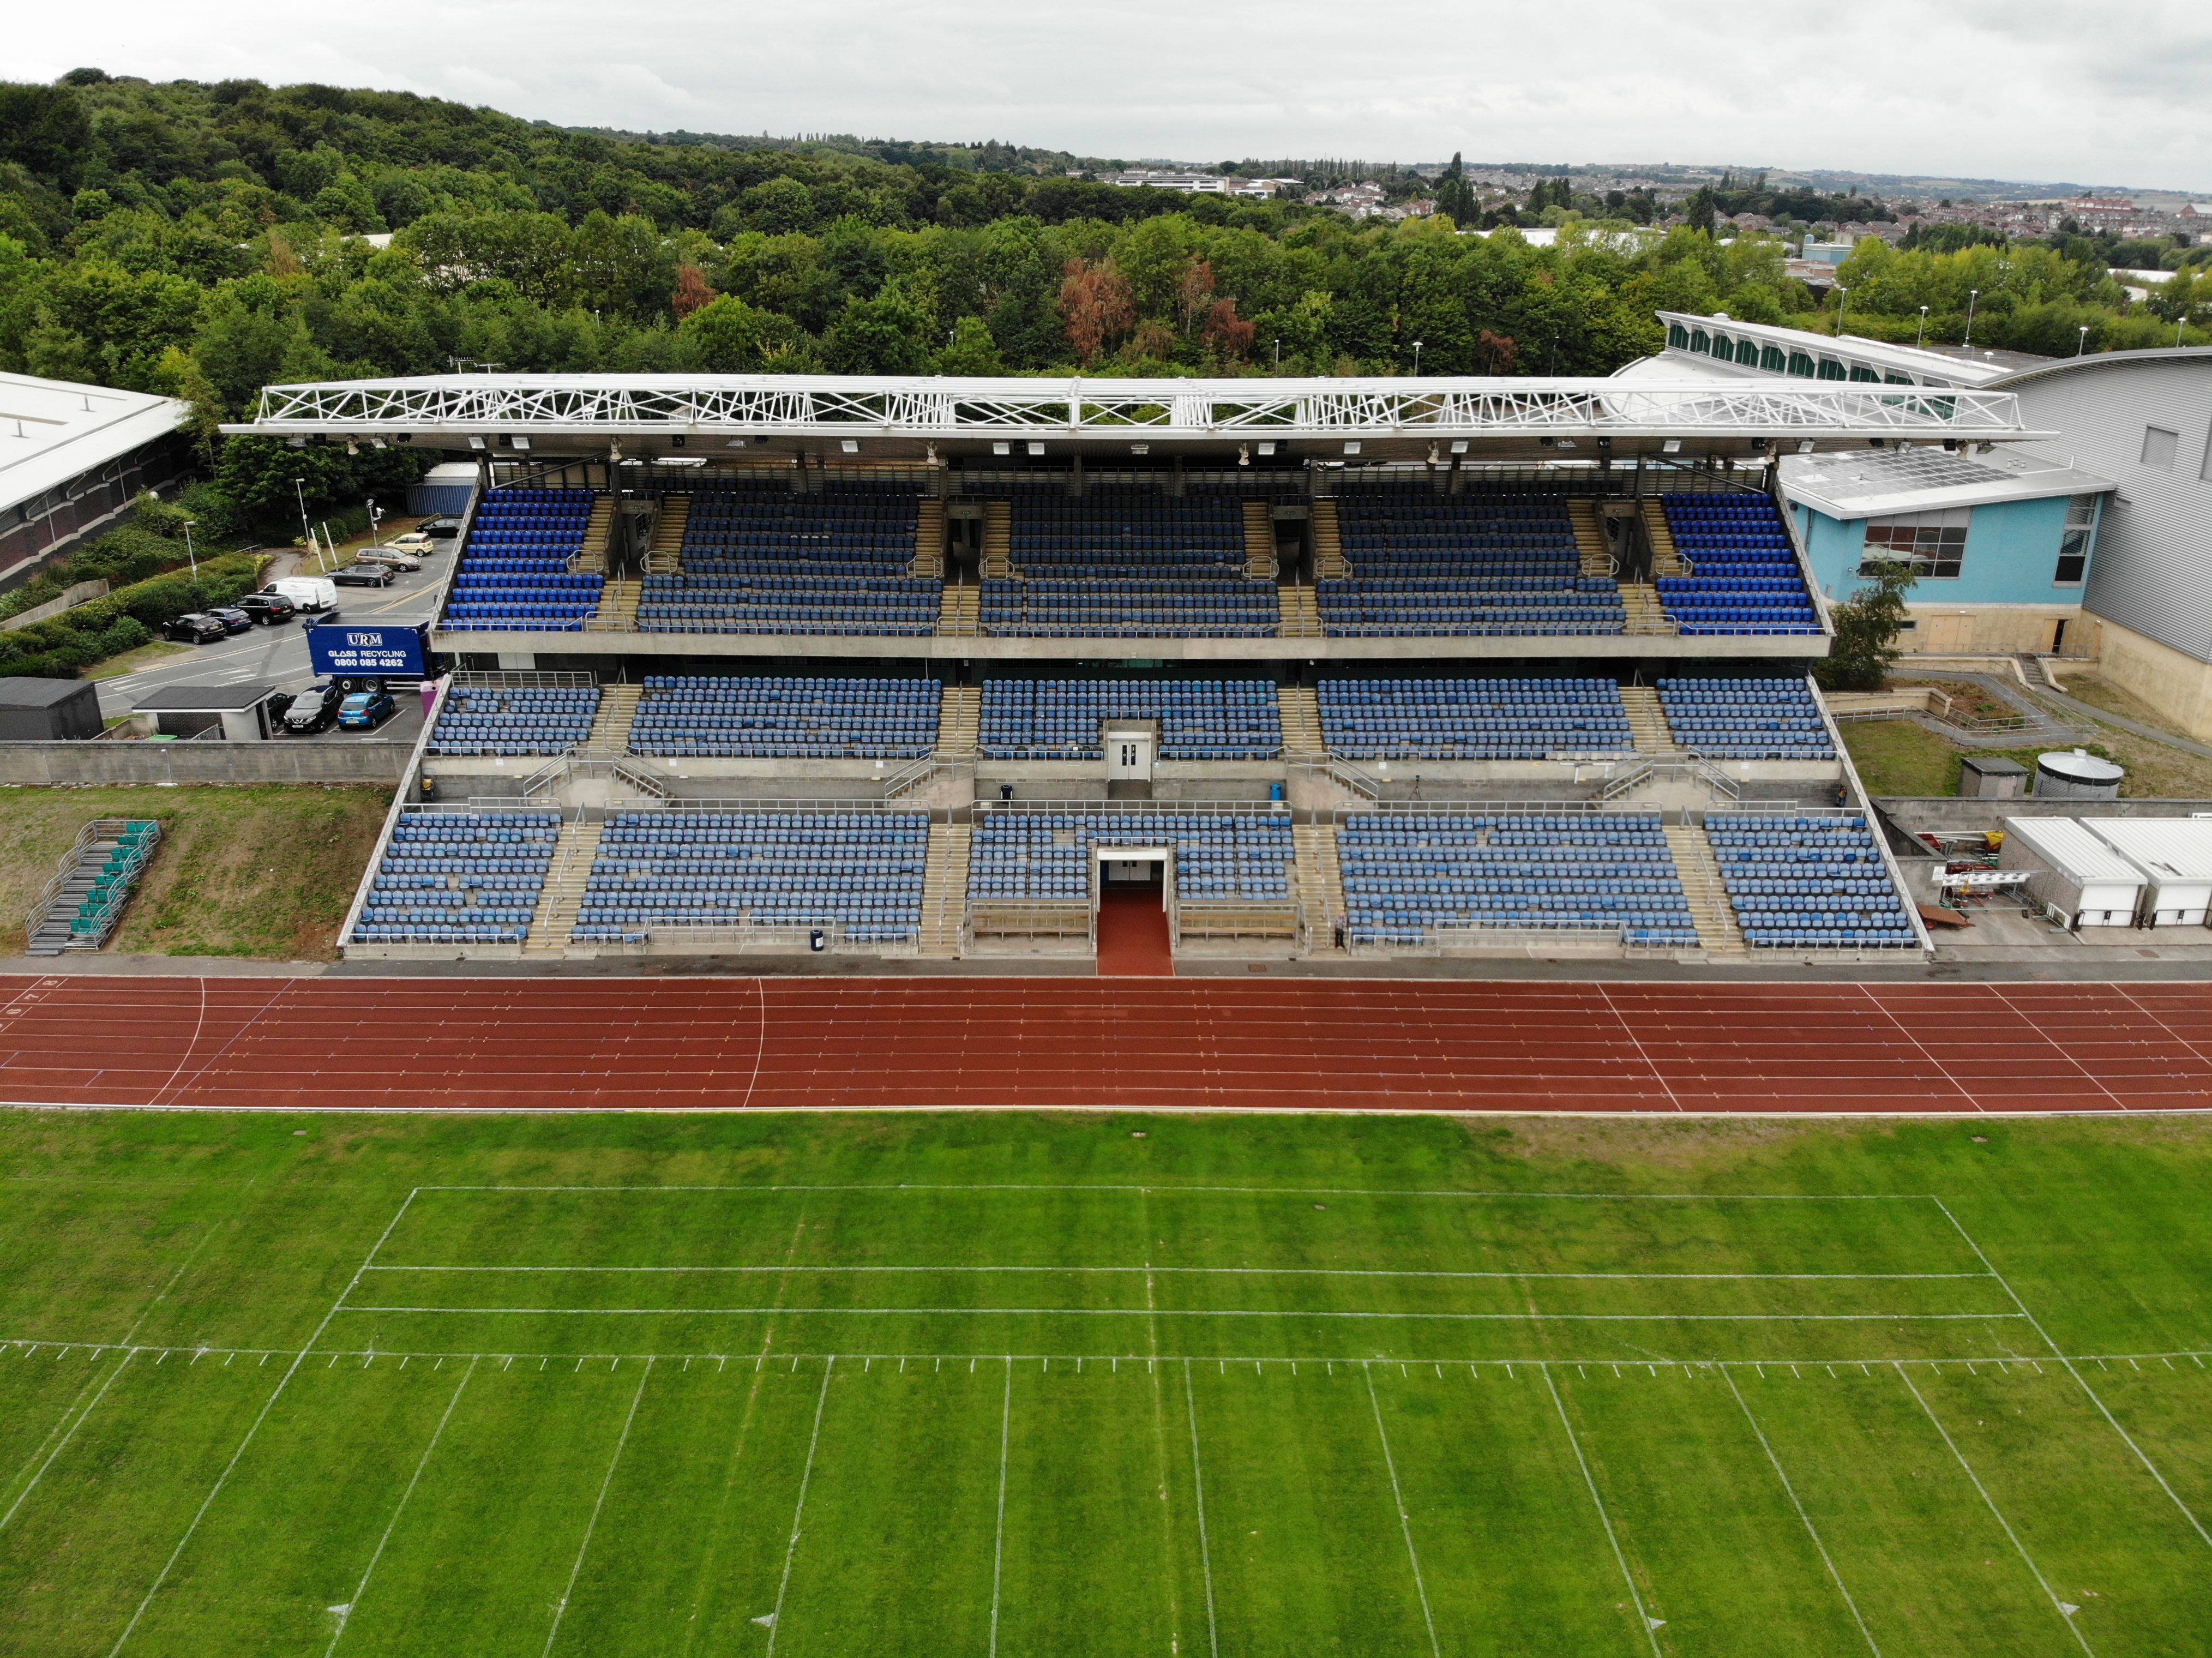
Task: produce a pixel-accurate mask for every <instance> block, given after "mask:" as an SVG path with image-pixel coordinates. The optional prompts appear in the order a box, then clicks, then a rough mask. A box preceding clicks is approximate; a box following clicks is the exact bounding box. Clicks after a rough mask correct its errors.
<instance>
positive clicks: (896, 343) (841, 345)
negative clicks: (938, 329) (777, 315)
mask: <svg viewBox="0 0 2212 1658" xmlns="http://www.w3.org/2000/svg"><path fill="white" fill-rule="evenodd" d="M927 336H928V324H927V320H926V319H924V318H923V316H922V314H921V312H920V311H919V310H917V309H916V308H915V306H914V305H913V304H912V302H910V301H908V299H907V297H906V295H904V294H903V293H902V292H901V291H900V290H899V287H898V284H897V283H896V282H893V283H891V284H890V286H888V287H886V288H884V291H883V292H882V293H880V294H878V295H876V296H875V297H874V298H873V299H871V300H848V301H846V302H845V308H844V309H843V310H842V311H841V312H840V313H838V314H837V319H836V321H835V322H833V323H831V324H830V325H829V332H828V333H827V334H826V335H824V336H823V340H822V355H823V361H824V363H825V364H826V365H827V367H829V372H830V373H831V374H927V373H928V372H929V355H930V353H929V341H928V337H927Z"/></svg>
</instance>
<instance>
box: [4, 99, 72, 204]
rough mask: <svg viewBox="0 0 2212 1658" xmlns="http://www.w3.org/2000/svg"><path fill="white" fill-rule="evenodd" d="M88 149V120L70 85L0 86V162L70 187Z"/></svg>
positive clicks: (67, 187) (67, 188)
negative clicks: (8, 163) (11, 162)
mask: <svg viewBox="0 0 2212 1658" xmlns="http://www.w3.org/2000/svg"><path fill="white" fill-rule="evenodd" d="M91 148H92V122H91V120H90V118H88V117H87V116H86V114H85V112H84V100H82V98H80V97H79V96H78V95H77V93H76V88H74V87H35V86H33V87H26V86H7V85H0V161H13V162H14V163H15V165H16V166H18V167H21V168H23V169H24V170H25V171H26V172H27V173H34V174H36V175H37V176H38V177H40V178H41V179H52V181H53V182H54V183H55V184H56V185H59V186H60V187H61V188H62V189H64V190H74V189H75V188H76V180H77V175H78V173H79V172H80V170H81V169H82V167H83V165H84V161H85V156H86V154H87V152H88V151H89V150H90V149H91Z"/></svg>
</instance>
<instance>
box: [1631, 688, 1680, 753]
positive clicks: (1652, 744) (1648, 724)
mask: <svg viewBox="0 0 2212 1658" xmlns="http://www.w3.org/2000/svg"><path fill="white" fill-rule="evenodd" d="M1620 703H1621V706H1622V707H1623V708H1626V709H1627V711H1628V734H1629V738H1630V739H1631V740H1632V742H1633V743H1634V744H1636V751H1637V753H1638V754H1665V755H1675V754H1680V753H1681V752H1682V751H1683V750H1682V746H1681V744H1679V743H1677V742H1675V740H1674V731H1673V729H1672V728H1671V727H1670V726H1668V724H1667V710H1666V709H1665V708H1663V707H1662V705H1661V703H1660V701H1659V693H1658V692H1657V691H1656V690H1654V689H1651V687H1650V686H1649V685H1623V686H1622V687H1621V688H1620Z"/></svg>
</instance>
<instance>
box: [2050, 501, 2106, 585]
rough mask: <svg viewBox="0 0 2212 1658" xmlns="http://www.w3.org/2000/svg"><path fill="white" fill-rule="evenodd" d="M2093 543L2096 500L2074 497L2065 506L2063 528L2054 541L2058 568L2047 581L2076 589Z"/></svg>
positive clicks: (2081, 578) (2094, 539)
mask: <svg viewBox="0 0 2212 1658" xmlns="http://www.w3.org/2000/svg"><path fill="white" fill-rule="evenodd" d="M2096 540H2097V497H2096V496H2094V495H2075V496H2073V497H2072V498H2070V499H2069V501H2067V503H2066V528H2065V529H2064V531H2062V532H2061V534H2060V536H2059V538H2058V568H2057V573H2056V574H2054V575H2052V577H2051V580H2052V581H2053V582H2054V583H2056V584H2057V586H2061V587H2078V586H2081V583H2082V581H2083V580H2085V579H2086V578H2087V575H2088V574H2089V554H2090V551H2091V550H2092V549H2093V547H2094V545H2095V544H2096Z"/></svg>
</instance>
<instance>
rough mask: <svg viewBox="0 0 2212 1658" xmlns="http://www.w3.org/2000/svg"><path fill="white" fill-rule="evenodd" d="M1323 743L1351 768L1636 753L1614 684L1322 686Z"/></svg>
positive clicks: (1351, 682) (1357, 682)
mask: <svg viewBox="0 0 2212 1658" xmlns="http://www.w3.org/2000/svg"><path fill="white" fill-rule="evenodd" d="M1316 700H1317V701H1319V703H1320V705H1321V727H1322V737H1323V738H1325V739H1326V741H1327V742H1328V747H1329V750H1330V751H1331V752H1332V753H1334V754H1339V755H1341V756H1344V757H1345V758H1346V759H1348V760H1541V759H1542V758H1544V757H1545V756H1547V754H1553V753H1559V752H1569V753H1573V754H1577V755H1581V754H1613V753H1620V754H1627V753H1632V752H1634V750H1635V747H1636V744H1635V741H1634V739H1633V738H1632V737H1631V735H1630V733H1629V729H1628V711H1627V709H1626V708H1624V707H1623V706H1622V704H1621V701H1620V686H1619V685H1617V684H1616V683H1613V681H1612V680H1610V679H1564V678H1562V679H1324V680H1322V682H1321V685H1320V687H1319V689H1318V693H1317V697H1316Z"/></svg>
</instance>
